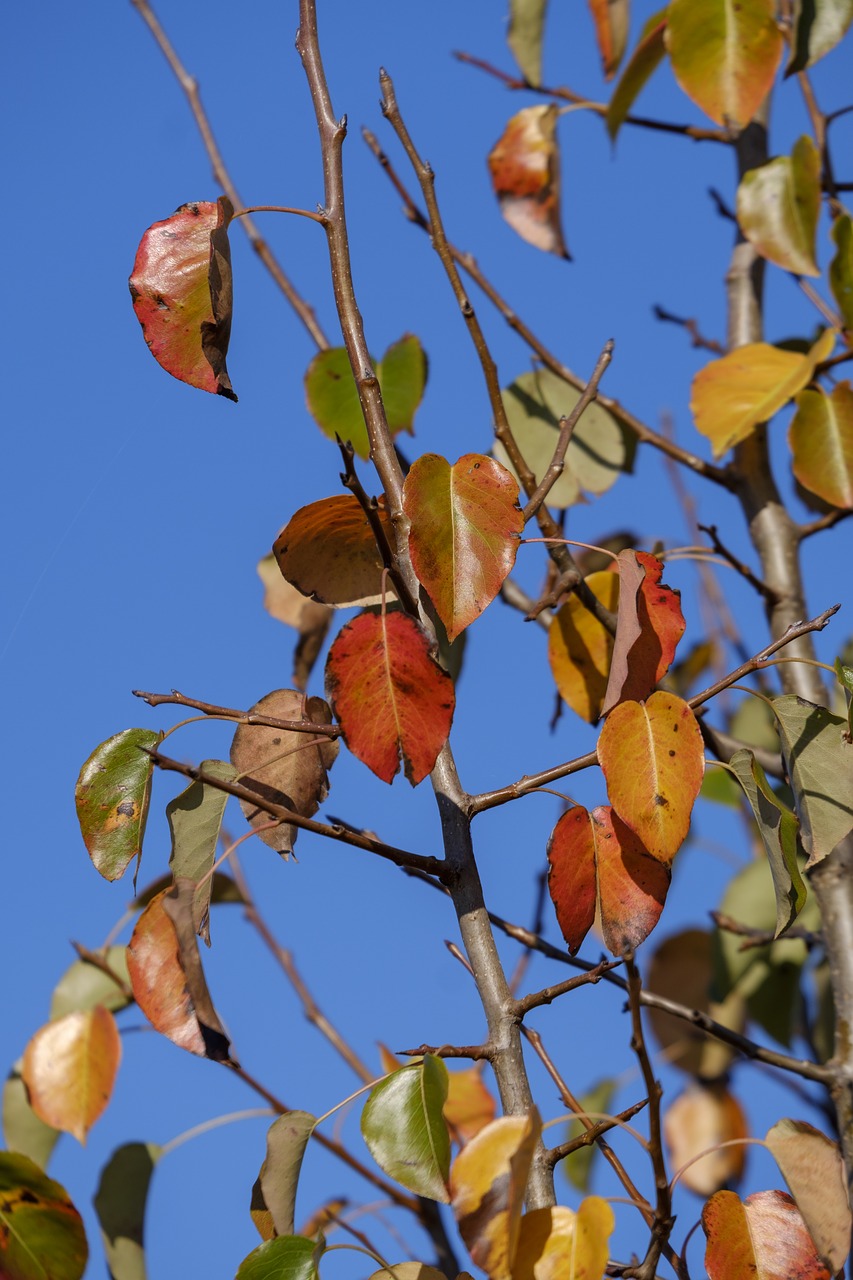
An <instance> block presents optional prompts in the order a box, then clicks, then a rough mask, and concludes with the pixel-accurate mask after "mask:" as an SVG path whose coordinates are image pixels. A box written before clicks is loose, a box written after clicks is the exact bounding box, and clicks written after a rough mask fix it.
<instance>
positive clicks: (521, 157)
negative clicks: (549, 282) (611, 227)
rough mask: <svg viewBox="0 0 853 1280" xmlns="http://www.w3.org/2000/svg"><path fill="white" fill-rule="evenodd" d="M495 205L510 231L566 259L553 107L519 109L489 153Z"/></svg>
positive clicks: (535, 246) (529, 242)
mask: <svg viewBox="0 0 853 1280" xmlns="http://www.w3.org/2000/svg"><path fill="white" fill-rule="evenodd" d="M489 172H490V173H491V175H492V187H493V189H494V192H495V195H496V196H497V198H498V206H499V208H500V211H501V213H502V214H503V216H504V218H505V219H506V221H507V222H508V223H509V225H510V226H511V227H512V229H513V231H515V232H517V233H518V235H520V236H521V238H522V240H526V241H527V243H528V244H532V245H533V246H534V248H536V249H543V250H544V251H545V252H546V253H555V254H557V256H558V257H560V258H568V257H570V254H569V251H568V249H567V248H566V243H565V241H564V239H563V229H562V225H561V217H560V153H559V149H558V147H557V108H556V106H554V104H553V103H549V104H548V105H546V106H535V107H522V109H521V111H519V112H517V113H516V114H515V115H514V116H513V117H512V118H511V120H509V122H508V123H507V126H506V128H505V129H504V131H503V133H502V134H501V137H500V138H499V139H498V141H497V142H496V143H495V145H494V146H493V147H492V149H491V151H490V152H489Z"/></svg>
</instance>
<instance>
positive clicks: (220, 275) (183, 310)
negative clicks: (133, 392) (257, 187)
mask: <svg viewBox="0 0 853 1280" xmlns="http://www.w3.org/2000/svg"><path fill="white" fill-rule="evenodd" d="M233 213H234V209H233V207H232V205H231V202H230V200H229V199H228V198H227V196H220V197H219V199H218V200H217V201H216V203H215V204H214V203H212V202H210V201H202V202H200V203H197V204H184V205H181V207H180V209H176V210H175V212H174V213H173V214H172V216H171V217H170V218H166V219H165V220H164V221H163V222H155V223H154V224H153V226H150V227H149V228H148V230H147V231H146V232H145V235H144V236H143V237H142V240H141V241H140V245H139V249H138V250H137V253H136V261H135V262H134V264H133V274H132V275H131V277H130V281H129V283H130V294H131V297H132V298H133V309H134V311H135V312H136V316H137V319H138V320H139V323H140V324H141V325H142V332H143V333H144V335H145V341H146V342H147V343H148V346H149V348H150V350H151V354H152V355H153V356H154V359H155V360H156V361H157V363H158V364H160V365H162V367H163V368H164V369H165V370H166V372H167V373H171V374H172V375H173V377H175V378H179V379H180V380H181V382H187V383H189V385H190V386H191V387H200V388H201V390H202V391H211V392H213V393H214V394H215V395H220V396H226V397H227V398H228V399H229V400H236V399H237V397H236V396H235V394H234V392H233V390H232V388H231V382H230V379H229V377H228V371H227V369H226V368H225V357H226V355H227V354H228V340H229V338H230V336H231V305H232V282H231V249H230V246H229V243H228V224H229V222H230V221H231V217H232V215H233Z"/></svg>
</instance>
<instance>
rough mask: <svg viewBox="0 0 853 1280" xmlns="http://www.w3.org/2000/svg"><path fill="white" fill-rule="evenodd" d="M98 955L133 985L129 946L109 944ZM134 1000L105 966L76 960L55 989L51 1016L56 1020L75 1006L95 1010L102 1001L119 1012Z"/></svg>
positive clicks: (51, 1002)
mask: <svg viewBox="0 0 853 1280" xmlns="http://www.w3.org/2000/svg"><path fill="white" fill-rule="evenodd" d="M98 955H99V956H100V957H101V958H102V959H103V960H104V961H105V962H106V963H107V964H108V965H109V967H110V969H112V971H113V973H114V974H115V975H116V977H117V978H120V979H121V981H122V982H124V983H126V984H128V985H129V984H130V976H129V974H128V972H127V948H126V947H108V948H107V950H106V951H105V952H104V951H100V952H98ZM132 1003H133V999H132V997H131V996H129V995H128V994H127V993H126V992H125V991H123V990H122V988H121V987H120V986H119V984H118V983H117V982H114V981H113V979H112V978H111V977H110V975H109V974H108V973H105V972H104V971H103V969H99V968H98V966H97V965H95V964H92V963H91V961H89V960H75V961H74V963H73V964H72V965H70V966H69V967H68V968H67V969H66V970H65V973H64V974H63V975H62V977H61V978H60V979H59V982H58V983H57V984H56V986H55V987H54V989H53V996H52V997H51V1001H50V1017H51V1020H52V1021H53V1020H55V1019H56V1018H64V1017H65V1014H66V1013H73V1012H74V1010H75V1009H94V1007H95V1005H98V1004H102V1005H103V1006H104V1008H105V1009H109V1010H111V1012H113V1013H117V1012H118V1010H119V1009H126V1008H127V1006H128V1005H129V1004H132Z"/></svg>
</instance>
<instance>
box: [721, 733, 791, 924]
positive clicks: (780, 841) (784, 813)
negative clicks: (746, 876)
mask: <svg viewBox="0 0 853 1280" xmlns="http://www.w3.org/2000/svg"><path fill="white" fill-rule="evenodd" d="M729 766H730V767H731V768H732V769H734V771H735V773H736V774H737V778H738V781H739V782H740V784H741V786H742V787H743V789H744V792H745V793H746V798H747V800H748V801H749V804H750V808H751V809H752V813H753V816H754V818H755V821H756V823H757V824H758V832H759V835H760V836H761V840H762V843H763V844H764V849H765V852H766V853H767V861H768V863H769V864H770V874H771V876H772V877H773V891H774V893H775V895H776V937H777V938H778V937H779V935H780V933H784V932H785V930H786V929H788V928H790V926H791V925H792V924H793V923H794V921H795V920H796V918H797V916H798V915H799V914H800V912H801V911H802V909H803V907H804V906H805V905H806V896H807V893H808V891H807V889H806V886H805V882H804V880H803V877H802V875H801V874H800V868H799V864H798V862H797V848H798V842H797V834H798V824H797V819H796V817H795V816H794V814H793V813H791V811H790V809H788V808H786V806H784V805H783V804H781V803H780V802H779V800H778V799H777V798H776V795H775V794H774V792H773V791H772V790H771V788H770V785H769V783H768V781H767V778H766V777H765V775H764V770H763V769H762V768H761V765H760V764H759V763H758V762H757V760H756V759H755V756H754V755H753V754H752V752H751V751H736V752H735V753H734V755H733V756H732V758H731V760H730V761H729Z"/></svg>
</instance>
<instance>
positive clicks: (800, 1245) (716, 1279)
mask: <svg viewBox="0 0 853 1280" xmlns="http://www.w3.org/2000/svg"><path fill="white" fill-rule="evenodd" d="M702 1228H703V1230H704V1232H705V1235H706V1236H707V1238H708V1244H707V1247H706V1249H705V1269H706V1271H707V1272H708V1276H709V1277H710V1280H791V1278H792V1277H793V1276H796V1278H797V1280H831V1276H830V1272H829V1271H827V1269H826V1267H825V1266H824V1265H823V1263H822V1262H821V1260H820V1258H819V1257H818V1256H817V1253H816V1252H815V1247H814V1244H813V1242H812V1239H811V1236H810V1235H809V1233H808V1231H807V1230H806V1224H805V1223H804V1222H803V1220H802V1218H801V1216H800V1211H799V1209H798V1208H797V1206H796V1205H795V1204H794V1202H793V1200H792V1199H791V1197H790V1196H788V1195H786V1194H785V1192H784V1191H758V1192H756V1194H755V1195H753V1196H749V1197H748V1199H747V1200H745V1201H741V1200H740V1198H739V1197H738V1196H736V1195H735V1193H734V1192H733V1191H718V1192H717V1194H716V1195H714V1196H712V1197H711V1199H710V1200H708V1201H707V1203H706V1205H705V1207H704V1209H703V1210H702Z"/></svg>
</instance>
